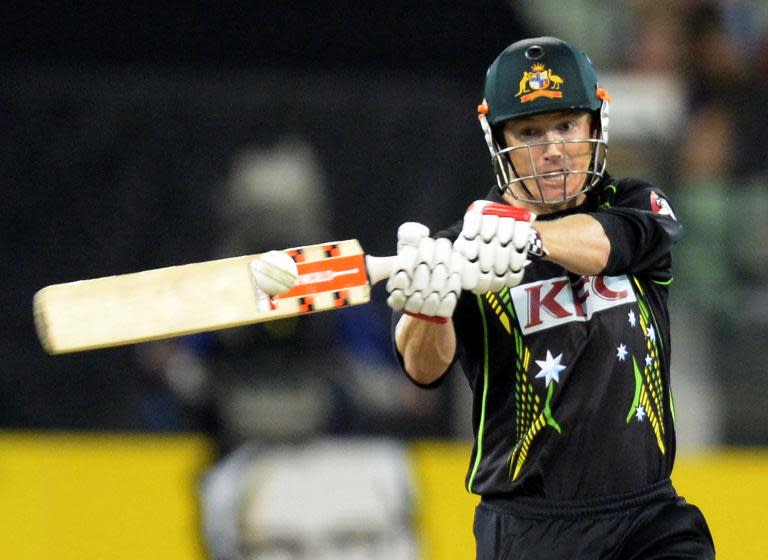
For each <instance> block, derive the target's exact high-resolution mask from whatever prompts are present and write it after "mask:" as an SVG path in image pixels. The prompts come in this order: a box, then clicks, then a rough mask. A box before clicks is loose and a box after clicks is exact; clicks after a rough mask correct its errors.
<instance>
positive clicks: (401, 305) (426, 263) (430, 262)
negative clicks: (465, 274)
mask: <svg viewBox="0 0 768 560" xmlns="http://www.w3.org/2000/svg"><path fill="white" fill-rule="evenodd" d="M465 262H466V261H465V259H463V258H462V257H461V255H460V254H459V253H457V252H456V251H454V250H453V246H452V244H451V242H450V241H449V240H448V239H432V238H431V237H429V228H428V227H427V226H424V225H422V224H419V223H416V222H407V223H404V224H403V225H401V226H400V228H399V229H398V230H397V257H396V260H395V267H394V270H395V272H394V274H392V276H390V278H389V281H388V282H387V292H388V293H389V297H388V298H387V304H388V305H389V306H390V307H391V308H392V309H394V310H395V311H403V312H405V313H407V314H409V315H413V316H416V317H418V318H420V319H425V320H428V321H433V322H436V323H444V322H446V321H447V320H448V318H449V317H450V316H451V315H453V310H454V309H455V308H456V302H457V301H458V298H459V294H460V293H461V270H462V267H463V264H464V263H465Z"/></svg>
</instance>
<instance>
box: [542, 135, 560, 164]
mask: <svg viewBox="0 0 768 560" xmlns="http://www.w3.org/2000/svg"><path fill="white" fill-rule="evenodd" d="M546 142H547V143H546V144H544V145H543V146H542V148H543V155H544V157H545V158H547V159H560V158H562V157H563V151H564V150H565V143H564V142H563V140H562V138H560V137H559V136H558V135H557V134H552V133H550V134H548V135H547V139H546Z"/></svg>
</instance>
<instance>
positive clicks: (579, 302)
mask: <svg viewBox="0 0 768 560" xmlns="http://www.w3.org/2000/svg"><path fill="white" fill-rule="evenodd" d="M510 294H511V296H512V302H513V304H514V306H515V311H516V312H517V316H518V318H519V321H520V327H521V328H522V331H523V334H528V333H533V332H537V331H541V330H545V329H551V328H552V327H556V326H558V325H562V324H563V323H569V322H571V321H588V320H589V319H590V318H591V317H592V315H594V314H595V313H597V312H599V311H603V310H605V309H610V308H611V307H616V306H619V305H623V304H625V303H631V302H633V301H635V292H634V291H633V290H632V285H631V283H630V281H629V278H628V277H627V276H626V275H622V276H582V277H580V278H579V280H578V281H577V282H573V281H572V280H570V279H569V278H568V277H566V276H563V277H561V278H552V279H549V280H543V281H540V282H532V283H531V284H525V285H522V286H517V287H515V288H513V289H511V290H510Z"/></svg>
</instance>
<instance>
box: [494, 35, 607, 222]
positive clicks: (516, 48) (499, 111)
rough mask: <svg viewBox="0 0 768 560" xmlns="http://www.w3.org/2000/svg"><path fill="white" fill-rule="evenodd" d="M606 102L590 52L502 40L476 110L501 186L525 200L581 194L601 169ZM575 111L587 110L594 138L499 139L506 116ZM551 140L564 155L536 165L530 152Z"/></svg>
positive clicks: (549, 42)
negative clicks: (541, 166) (504, 43)
mask: <svg viewBox="0 0 768 560" xmlns="http://www.w3.org/2000/svg"><path fill="white" fill-rule="evenodd" d="M609 101H610V98H609V97H608V95H607V93H606V92H605V91H604V90H601V89H600V88H599V87H598V82H597V74H596V72H595V69H594V67H593V66H592V62H591V61H590V60H589V57H588V56H587V55H586V54H584V53H583V52H582V51H580V50H579V49H577V48H574V47H573V46H571V45H569V44H568V43H566V42H564V41H561V40H560V39H557V38H555V37H537V38H533V39H525V40H523V41H518V42H516V43H513V44H512V45H510V46H509V47H507V48H506V49H505V50H504V51H503V52H502V53H501V54H500V55H499V56H498V57H497V58H496V60H494V61H493V63H492V64H491V66H490V67H489V68H488V72H487V75H486V80H485V89H484V99H483V104H482V108H483V110H482V111H480V115H479V117H480V124H481V126H482V128H483V133H484V135H485V141H486V143H487V145H488V149H489V150H490V152H491V157H492V161H493V168H494V171H495V174H496V181H497V184H498V187H499V189H500V190H501V191H502V192H508V193H510V195H511V196H513V197H514V198H516V199H518V200H521V201H523V202H527V203H530V204H538V205H548V206H550V207H553V206H557V205H562V204H563V203H564V202H566V201H568V200H571V199H574V198H577V197H579V196H580V195H582V194H584V193H586V192H587V191H588V190H589V189H591V188H592V187H593V186H594V185H596V184H597V183H598V181H600V180H601V179H602V178H603V176H604V175H605V171H606V165H607V157H608V122H609V119H608V105H609V103H608V102H609ZM572 111H585V112H588V113H590V114H592V119H593V120H592V123H593V126H594V129H593V132H594V136H593V137H592V138H584V139H568V140H555V141H552V142H540V143H532V144H523V145H519V146H515V147H512V148H507V147H505V146H504V141H503V139H502V136H501V131H502V128H503V125H504V123H505V122H507V121H509V120H512V119H518V118H521V117H522V118H526V117H531V116H534V115H538V114H542V113H554V112H572ZM574 144H581V145H583V146H584V150H583V151H581V150H579V148H578V146H574ZM552 145H558V146H559V149H560V152H561V154H562V162H561V163H555V164H554V166H553V165H549V164H548V165H547V167H546V169H537V167H536V158H535V157H534V156H535V154H536V153H538V150H546V149H547V148H549V147H551V146H552ZM566 148H569V149H568V150H566ZM580 151H581V154H579V152H580ZM526 152H527V154H526ZM569 152H570V156H569V155H568V154H569ZM569 158H570V161H569ZM558 182H559V183H558Z"/></svg>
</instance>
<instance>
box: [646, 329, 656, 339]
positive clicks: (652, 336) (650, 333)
mask: <svg viewBox="0 0 768 560" xmlns="http://www.w3.org/2000/svg"><path fill="white" fill-rule="evenodd" d="M648 338H649V339H650V341H651V342H656V331H655V330H653V325H651V326H650V327H648Z"/></svg>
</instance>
